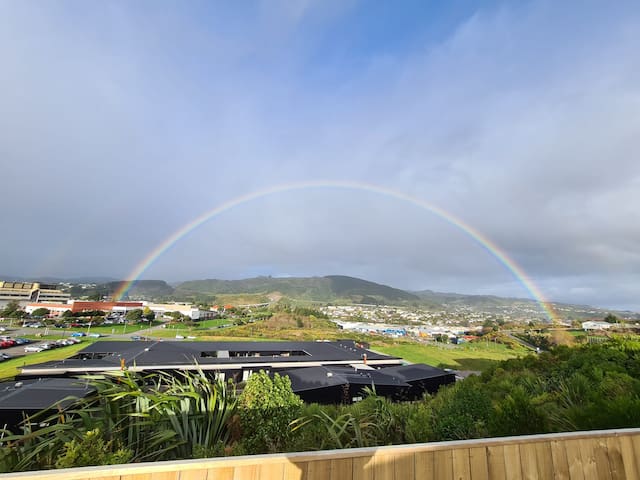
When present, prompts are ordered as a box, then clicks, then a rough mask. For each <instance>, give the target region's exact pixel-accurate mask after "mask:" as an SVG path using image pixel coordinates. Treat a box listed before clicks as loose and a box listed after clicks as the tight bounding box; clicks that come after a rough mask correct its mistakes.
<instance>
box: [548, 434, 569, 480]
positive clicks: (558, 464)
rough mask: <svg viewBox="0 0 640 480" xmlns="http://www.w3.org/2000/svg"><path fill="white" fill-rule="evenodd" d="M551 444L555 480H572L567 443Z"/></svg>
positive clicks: (555, 441)
mask: <svg viewBox="0 0 640 480" xmlns="http://www.w3.org/2000/svg"><path fill="white" fill-rule="evenodd" d="M550 443H551V457H552V461H553V477H552V478H554V479H555V480H570V479H571V475H570V473H569V460H568V459H567V448H566V444H565V442H562V441H560V440H553V441H551V442H550Z"/></svg>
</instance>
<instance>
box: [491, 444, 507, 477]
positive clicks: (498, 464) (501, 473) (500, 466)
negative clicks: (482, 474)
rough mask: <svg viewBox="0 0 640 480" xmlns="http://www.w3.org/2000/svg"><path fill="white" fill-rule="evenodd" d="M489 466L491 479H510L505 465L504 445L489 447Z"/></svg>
mask: <svg viewBox="0 0 640 480" xmlns="http://www.w3.org/2000/svg"><path fill="white" fill-rule="evenodd" d="M487 466H488V470H489V478H490V479H491V480H508V479H507V473H506V470H505V465H504V445H495V446H490V447H487Z"/></svg>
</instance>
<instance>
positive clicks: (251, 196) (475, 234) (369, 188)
mask: <svg viewBox="0 0 640 480" xmlns="http://www.w3.org/2000/svg"><path fill="white" fill-rule="evenodd" d="M321 188H341V189H349V190H359V191H365V192H372V193H376V194H380V195H385V196H388V197H392V198H395V199H398V200H402V201H405V202H408V203H411V204H413V205H415V206H417V207H419V208H422V209H424V210H427V211H428V212H431V213H433V214H435V215H437V216H438V217H440V218H441V219H443V220H445V221H446V222H448V223H449V224H451V225H453V226H455V227H457V228H459V229H460V230H461V231H463V232H464V233H466V234H467V235H468V236H469V237H471V238H472V239H473V240H475V241H476V242H477V243H478V244H479V245H480V246H481V247H482V248H484V249H485V250H486V251H487V252H489V253H490V254H491V255H492V256H493V257H495V258H496V259H497V260H498V261H499V262H500V263H501V264H502V265H504V267H506V269H507V270H509V271H510V272H511V273H512V274H513V276H514V277H515V278H516V279H517V280H518V281H519V282H520V283H521V284H522V286H523V287H524V288H525V289H526V290H527V291H528V292H529V294H530V295H531V297H533V299H534V300H535V301H536V302H537V303H538V304H539V305H540V307H541V308H542V310H543V311H544V312H545V314H546V315H547V317H548V318H549V320H550V321H551V322H556V321H557V317H556V314H555V312H554V311H553V308H552V306H551V303H550V302H549V301H547V300H546V299H545V297H544V296H543V294H542V292H541V291H540V289H539V288H538V287H537V286H536V285H535V284H534V283H533V281H532V280H531V279H530V278H529V276H528V275H527V274H526V272H525V271H524V270H523V269H522V268H521V267H520V266H519V265H518V264H517V263H516V262H515V261H514V260H512V259H511V258H509V256H508V255H507V253H506V252H504V251H503V250H501V249H500V247H498V245H496V244H495V243H493V242H492V241H491V240H490V239H488V238H487V237H485V236H484V235H483V234H482V233H480V232H479V231H478V230H476V229H475V228H473V227H472V226H470V225H468V224H466V223H464V222H463V221H462V220H460V219H459V218H457V217H455V216H454V215H452V214H451V213H449V212H446V211H445V210H443V209H441V208H439V207H437V206H435V205H432V204H430V203H428V202H425V201H423V200H420V199H418V198H414V197H412V196H410V195H407V194H405V193H402V192H398V191H395V190H391V189H389V188H386V187H382V186H377V185H371V184H365V183H359V182H350V181H312V182H297V183H288V184H284V185H277V186H273V187H270V188H266V189H262V190H256V191H254V192H251V193H247V194H245V195H242V196H240V197H236V198H234V199H231V200H228V201H226V202H224V203H222V204H220V205H218V206H217V207H214V208H212V209H211V210H208V211H206V212H204V213H202V214H201V215H200V216H198V217H196V218H195V219H193V220H192V221H191V222H189V223H187V224H186V225H184V226H182V227H181V228H180V229H178V230H176V231H175V232H174V233H172V234H171V235H169V236H168V237H167V238H166V239H164V240H163V241H162V242H161V243H160V244H159V245H158V246H157V247H156V248H154V249H153V250H152V251H151V252H149V254H148V255H147V256H146V257H145V258H144V259H143V260H142V261H141V262H140V263H139V264H138V265H136V267H135V268H134V269H133V270H132V271H131V273H130V274H129V275H128V277H127V278H130V280H126V281H124V282H123V283H122V284H121V285H120V287H119V288H118V290H117V291H116V292H115V293H114V299H115V300H121V299H122V298H123V297H124V296H125V295H126V293H127V291H128V290H129V289H130V288H131V285H132V284H133V283H134V282H135V281H136V280H138V279H139V278H140V276H141V275H142V274H143V273H144V272H145V271H146V270H147V269H148V268H149V267H150V266H151V265H152V264H153V263H154V262H155V261H156V260H157V259H158V258H159V257H160V256H161V255H162V254H163V253H165V252H166V251H167V250H168V249H170V248H171V247H172V246H173V245H174V244H175V243H176V242H178V241H179V240H180V239H181V238H183V237H184V236H185V235H187V234H189V233H190V232H192V231H193V230H195V229H196V228H198V227H199V226H200V225H202V224H204V223H206V222H208V221H209V220H211V219H212V218H214V217H216V216H218V215H220V214H221V213H224V212H226V211H228V210H231V209H232V208H234V207H237V206H239V205H242V204H244V203H248V202H251V201H253V200H257V199H259V198H263V197H267V196H269V195H274V194H277V193H283V192H289V191H295V190H306V189H321Z"/></svg>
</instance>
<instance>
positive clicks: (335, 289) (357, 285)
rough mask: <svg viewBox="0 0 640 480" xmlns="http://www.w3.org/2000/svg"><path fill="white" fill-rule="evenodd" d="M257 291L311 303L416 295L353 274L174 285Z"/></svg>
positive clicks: (193, 290) (195, 291) (184, 289)
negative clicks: (351, 275)
mask: <svg viewBox="0 0 640 480" xmlns="http://www.w3.org/2000/svg"><path fill="white" fill-rule="evenodd" d="M237 294H259V295H263V296H265V297H267V298H270V299H274V298H279V297H283V296H284V297H288V298H292V299H296V300H305V301H312V302H336V301H347V302H355V303H374V304H376V303H397V302H399V301H400V302H402V301H411V300H419V298H418V296H416V295H414V294H412V293H408V292H405V291H404V290H399V289H397V288H392V287H389V286H386V285H380V284H378V283H374V282H369V281H367V280H362V279H359V278H354V277H347V276H342V275H331V276H327V277H288V278H274V277H256V278H248V279H244V280H216V279H208V280H191V281H188V282H183V283H181V284H179V285H177V286H176V289H175V293H174V295H175V296H180V295H185V296H188V295H237Z"/></svg>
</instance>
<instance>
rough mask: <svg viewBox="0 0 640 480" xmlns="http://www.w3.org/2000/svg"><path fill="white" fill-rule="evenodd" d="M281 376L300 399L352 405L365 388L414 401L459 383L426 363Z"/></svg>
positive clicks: (309, 370)
mask: <svg viewBox="0 0 640 480" xmlns="http://www.w3.org/2000/svg"><path fill="white" fill-rule="evenodd" d="M281 374H282V375H287V376H288V377H289V379H290V380H291V388H292V389H293V391H294V393H296V394H297V395H299V396H300V398H302V399H303V400H305V401H307V402H317V403H351V402H353V401H357V400H360V399H361V398H363V397H364V395H365V394H366V393H365V389H366V388H370V389H372V390H375V392H376V393H377V394H378V395H381V396H384V397H389V398H392V399H394V400H412V399H416V398H420V397H421V396H422V395H423V394H424V393H425V392H428V393H435V392H436V391H437V390H438V388H440V387H441V386H442V385H447V384H449V383H454V382H455V380H456V379H455V375H454V374H453V373H449V372H447V371H445V370H441V369H439V368H435V367H430V366H429V365H424V364H412V365H403V366H397V367H386V368H380V369H374V368H372V367H370V366H368V365H362V366H350V367H343V366H339V367H334V366H326V367H306V368H297V369H293V370H286V371H284V372H281Z"/></svg>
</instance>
